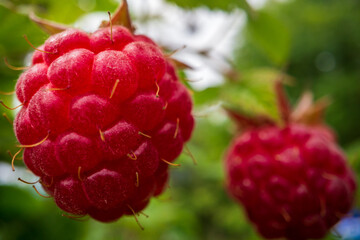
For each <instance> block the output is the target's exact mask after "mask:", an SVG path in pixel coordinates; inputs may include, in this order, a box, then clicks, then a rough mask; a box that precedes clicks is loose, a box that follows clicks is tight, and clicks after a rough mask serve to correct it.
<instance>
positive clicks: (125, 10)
mask: <svg viewBox="0 0 360 240" xmlns="http://www.w3.org/2000/svg"><path fill="white" fill-rule="evenodd" d="M110 23H111V24H112V25H121V26H124V27H126V28H127V29H129V30H130V32H132V33H133V32H134V31H135V27H134V26H133V25H132V21H131V18H130V12H129V5H128V3H127V0H123V1H122V3H121V4H120V6H119V7H118V8H117V9H116V10H115V13H114V14H112V16H111V22H110V21H103V22H102V24H101V26H100V27H109V26H110Z"/></svg>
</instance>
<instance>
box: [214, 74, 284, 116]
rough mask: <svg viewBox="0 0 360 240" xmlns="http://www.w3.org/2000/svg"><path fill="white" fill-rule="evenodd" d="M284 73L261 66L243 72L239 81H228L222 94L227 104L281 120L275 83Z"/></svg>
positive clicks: (242, 110) (250, 113)
mask: <svg viewBox="0 0 360 240" xmlns="http://www.w3.org/2000/svg"><path fill="white" fill-rule="evenodd" d="M280 75H282V73H281V72H280V71H278V70H275V69H271V68H259V69H253V70H249V71H247V72H243V73H242V77H241V79H240V81H239V82H229V83H227V84H226V85H225V86H224V88H223V92H222V94H221V98H222V99H223V100H224V101H225V103H226V104H228V105H230V106H231V107H232V108H234V109H238V110H239V111H241V112H244V113H245V114H248V115H249V116H257V115H263V116H267V117H270V118H272V119H273V120H275V121H277V120H279V114H278V109H277V102H276V96H275V89H274V83H275V81H277V80H278V79H279V76H280Z"/></svg>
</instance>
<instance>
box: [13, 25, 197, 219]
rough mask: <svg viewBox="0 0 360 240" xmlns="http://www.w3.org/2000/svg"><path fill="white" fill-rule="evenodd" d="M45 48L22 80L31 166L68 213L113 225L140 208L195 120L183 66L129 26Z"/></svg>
mask: <svg viewBox="0 0 360 240" xmlns="http://www.w3.org/2000/svg"><path fill="white" fill-rule="evenodd" d="M39 50H41V51H36V52H35V53H34V56H33V58H32V65H31V67H30V68H29V69H28V70H27V71H26V72H24V73H23V74H22V75H21V76H20V78H19V79H18V81H17V85H16V95H17V97H18V99H19V100H20V102H21V103H22V105H23V107H22V109H21V110H20V112H19V113H18V115H17V116H16V119H15V122H14V128H15V133H16V137H17V139H18V141H19V142H20V143H21V144H22V145H21V146H20V147H22V148H24V162H25V164H26V166H27V167H28V168H29V169H30V170H31V171H32V172H33V173H34V174H36V175H38V176H39V177H40V179H41V181H40V182H41V183H42V186H43V187H44V189H45V190H46V191H47V192H48V193H49V194H50V195H51V196H53V197H54V199H55V202H56V204H57V205H58V206H59V207H60V208H61V209H62V210H64V211H66V212H68V213H71V214H75V215H85V214H89V215H90V216H91V217H93V218H95V219H97V220H99V221H104V222H107V221H113V220H116V219H118V218H119V217H121V216H122V215H123V214H133V213H134V212H139V211H141V210H142V209H143V208H145V207H146V205H147V204H148V202H149V199H150V198H151V197H152V196H157V195H159V194H160V193H161V192H162V191H163V189H164V186H165V185H166V182H167V179H168V164H171V162H173V161H174V160H175V158H176V157H177V156H178V155H179V154H180V153H181V151H182V148H183V144H184V142H186V141H187V140H189V138H190V135H191V132H192V130H193V126H194V119H193V117H192V115H191V110H192V101H191V98H190V96H189V93H188V91H187V89H186V88H185V87H184V86H183V85H182V84H181V83H180V82H179V80H178V77H177V75H176V73H175V70H174V67H173V66H172V64H171V63H170V61H169V60H167V59H166V58H165V57H164V55H163V53H162V51H161V49H160V48H159V47H158V46H157V45H156V44H155V43H154V42H153V41H152V40H151V39H149V38H147V37H146V36H143V35H134V34H132V33H131V32H129V31H128V30H127V29H126V28H124V27H122V26H113V27H107V28H102V29H99V30H98V31H96V32H94V33H93V34H91V35H89V34H87V33H85V32H83V31H80V30H76V29H68V30H66V31H63V32H61V33H58V34H55V35H52V36H50V37H49V38H48V39H47V40H46V42H45V43H44V45H43V46H41V47H40V48H39Z"/></svg>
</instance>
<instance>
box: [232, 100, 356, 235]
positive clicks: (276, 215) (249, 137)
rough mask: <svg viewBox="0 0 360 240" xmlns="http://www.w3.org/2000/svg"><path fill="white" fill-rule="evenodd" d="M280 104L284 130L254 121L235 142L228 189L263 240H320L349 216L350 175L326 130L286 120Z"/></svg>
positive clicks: (351, 197) (352, 182)
mask: <svg viewBox="0 0 360 240" xmlns="http://www.w3.org/2000/svg"><path fill="white" fill-rule="evenodd" d="M281 98H282V96H281V94H280V95H279V99H280V100H281ZM279 103H280V106H282V108H283V109H282V112H283V115H284V116H285V117H284V119H285V120H286V119H287V121H285V125H284V126H279V125H276V124H275V123H272V122H270V121H267V120H266V121H264V120H259V119H257V120H258V121H253V123H254V124H253V125H252V126H251V127H250V125H251V124H250V125H248V126H247V127H246V128H245V131H244V132H243V133H242V134H240V135H239V136H238V137H236V138H235V139H234V141H233V143H232V145H231V147H230V149H229V150H228V154H227V157H226V161H225V168H226V173H227V188H228V191H229V193H230V194H231V196H233V197H234V198H235V199H236V200H237V201H238V202H239V203H241V204H242V206H243V207H244V209H245V211H246V213H247V216H248V218H249V220H250V221H251V222H252V223H253V224H254V225H255V226H256V228H257V230H258V232H259V233H260V234H261V235H262V236H263V237H265V238H286V239H312V238H322V237H324V236H325V234H326V233H327V232H328V230H329V229H331V228H332V227H333V226H334V224H335V223H337V222H338V221H339V220H340V219H341V218H342V217H343V216H344V215H346V214H347V213H348V212H349V211H350V209H351V207H352V204H353V201H354V196H355V191H356V182H355V175H354V174H353V172H352V170H351V169H350V168H349V166H348V164H347V162H346V157H345V155H344V153H343V152H342V151H341V149H340V148H339V146H338V145H337V143H336V140H335V137H334V134H333V132H332V131H331V130H330V129H329V128H328V127H327V126H325V125H324V124H311V125H309V124H305V123H301V122H299V121H292V120H291V119H290V120H289V117H288V116H286V115H287V114H289V111H288V109H286V107H284V106H285V105H286V104H284V101H283V100H282V101H279ZM305 112H306V111H305ZM230 113H231V115H232V116H235V118H237V120H238V121H242V123H244V119H245V118H244V117H242V116H240V115H236V113H235V112H231V111H230ZM305 115H306V114H305ZM307 118H308V119H311V117H310V118H309V116H307ZM302 119H304V118H302ZM247 120H249V119H247ZM249 122H251V121H247V123H249Z"/></svg>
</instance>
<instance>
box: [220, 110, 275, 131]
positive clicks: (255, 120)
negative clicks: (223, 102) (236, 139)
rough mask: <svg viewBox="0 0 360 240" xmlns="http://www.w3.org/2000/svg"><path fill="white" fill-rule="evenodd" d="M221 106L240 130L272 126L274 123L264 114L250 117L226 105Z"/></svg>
mask: <svg viewBox="0 0 360 240" xmlns="http://www.w3.org/2000/svg"><path fill="white" fill-rule="evenodd" d="M223 108H224V110H225V111H226V113H227V114H228V115H229V116H230V117H231V118H232V119H233V120H234V122H235V123H236V124H237V127H238V128H239V129H240V130H243V129H250V128H258V127H262V126H273V125H275V124H276V123H275V122H274V120H272V119H270V118H269V117H267V116H265V115H258V116H255V117H251V116H246V115H245V114H242V113H240V112H238V111H235V110H234V109H231V108H229V107H226V106H224V107H223Z"/></svg>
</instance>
